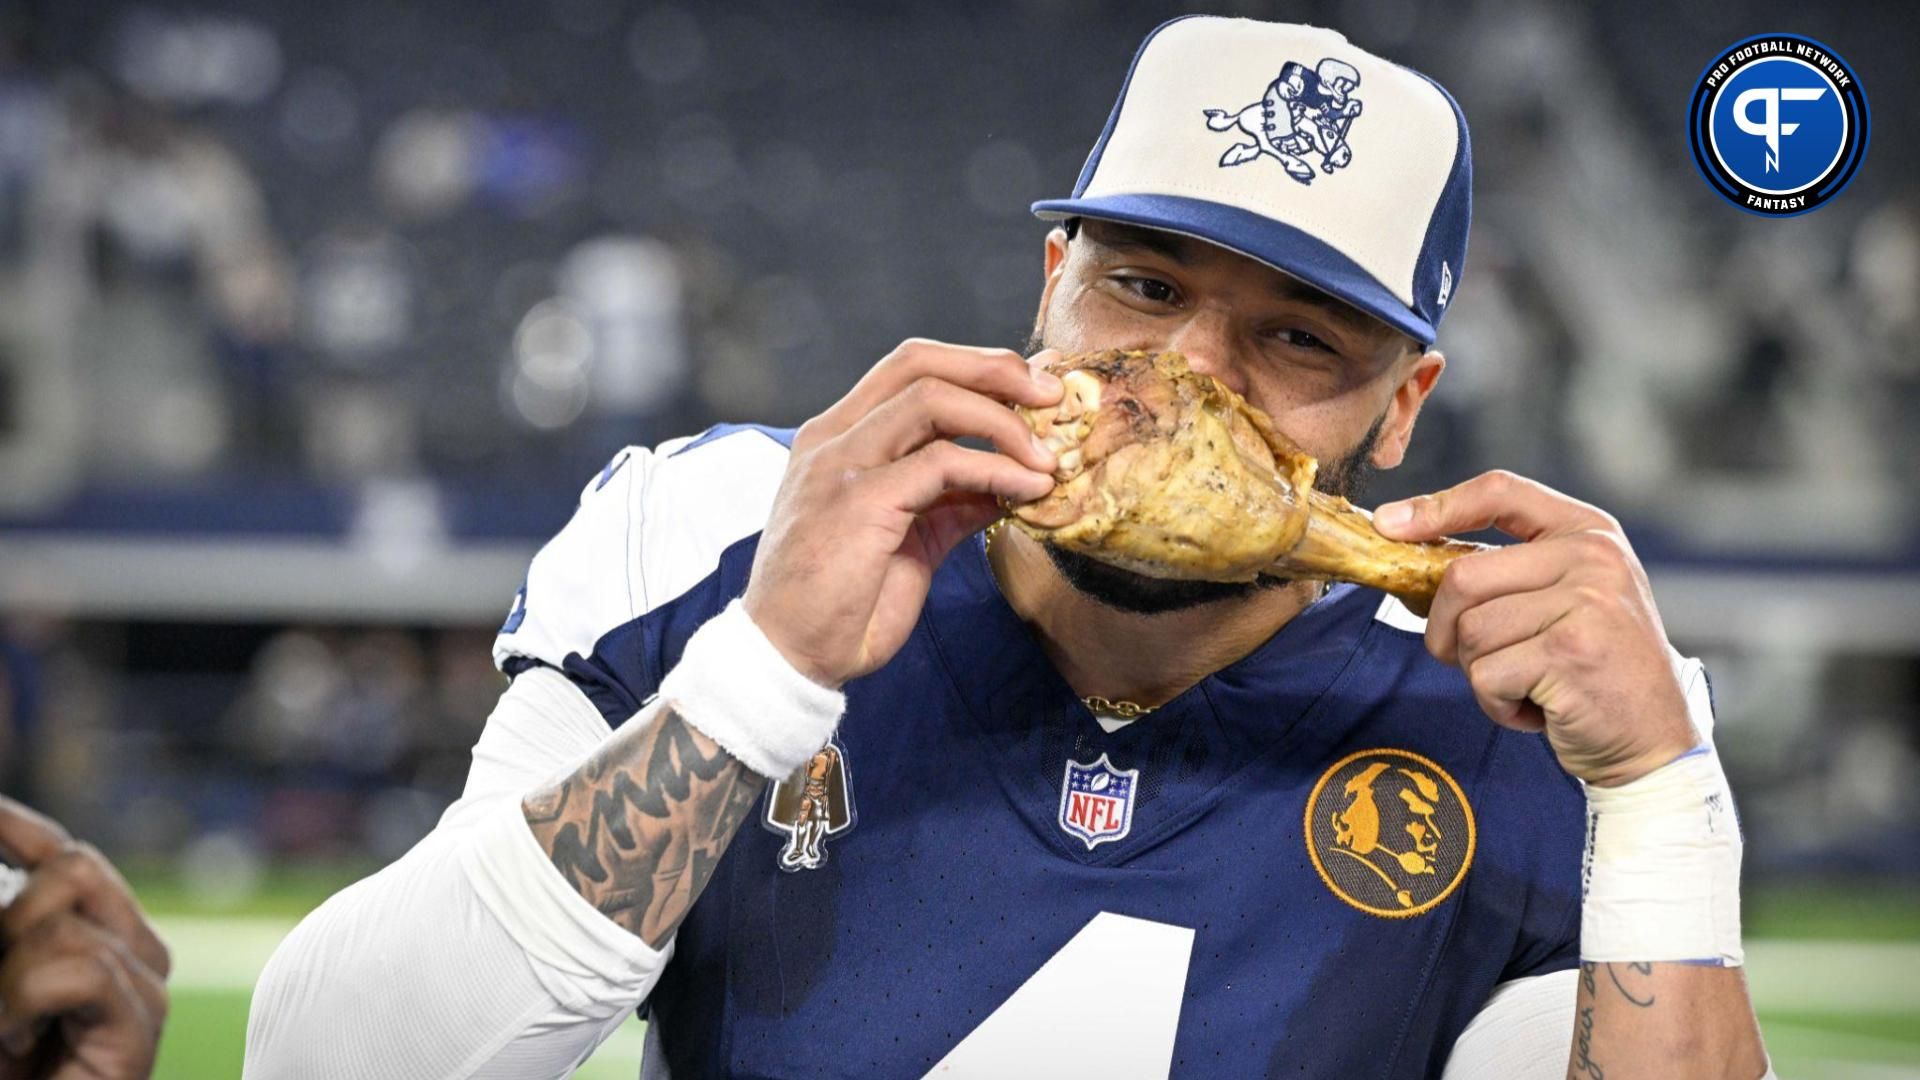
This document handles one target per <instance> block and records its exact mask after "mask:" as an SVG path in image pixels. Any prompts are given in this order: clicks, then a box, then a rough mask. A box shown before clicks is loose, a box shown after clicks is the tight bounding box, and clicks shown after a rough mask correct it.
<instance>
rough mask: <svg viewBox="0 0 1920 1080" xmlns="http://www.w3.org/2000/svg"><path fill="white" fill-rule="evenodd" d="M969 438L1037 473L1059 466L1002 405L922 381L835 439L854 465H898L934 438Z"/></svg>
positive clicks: (960, 389) (972, 393)
mask: <svg viewBox="0 0 1920 1080" xmlns="http://www.w3.org/2000/svg"><path fill="white" fill-rule="evenodd" d="M968 435H971V436H973V437H975V438H980V439H985V440H987V441H988V442H991V443H992V444H993V445H994V447H995V448H996V449H998V450H999V451H1000V452H1001V453H1003V454H1006V455H1007V456H1008V457H1011V458H1014V459H1015V460H1017V461H1019V462H1021V463H1022V464H1024V465H1026V466H1027V467H1028V468H1030V469H1033V470H1035V471H1037V472H1043V473H1051V472H1053V470H1054V467H1055V466H1056V465H1057V464H1058V461H1057V460H1056V459H1055V457H1054V454H1053V451H1051V450H1049V449H1047V448H1046V447H1045V446H1043V445H1041V443H1040V441H1039V440H1038V439H1035V438H1034V435H1033V431H1032V429H1030V428H1028V427H1027V425H1026V423H1025V421H1022V420H1021V419H1020V417H1019V416H1017V415H1015V414H1014V412H1013V410H1011V409H1009V408H1007V407H1006V406H1005V405H1002V404H1001V403H999V402H997V401H995V400H993V399H992V398H990V397H987V396H986V395H984V394H981V393H979V392H977V391H974V390H969V389H967V388H965V387H962V386H955V385H954V384H952V383H950V382H943V381H941V380H939V379H936V378H932V377H931V376H929V377H927V378H922V379H919V380H917V381H915V382H914V383H913V384H912V385H911V386H909V387H907V388H906V389H905V390H902V391H901V392H900V393H898V394H896V395H894V396H893V398H891V399H890V400H888V401H885V402H883V403H881V404H880V406H879V407H878V408H876V409H874V410H873V411H872V412H870V413H868V414H867V415H866V416H864V417H862V418H861V419H860V420H859V421H858V422H856V423H855V424H854V425H853V426H852V427H851V428H849V429H847V432H846V434H845V435H844V436H843V437H842V438H841V439H840V440H839V442H838V444H837V445H840V446H842V447H844V448H845V450H846V453H848V454H849V455H850V456H851V457H852V459H853V460H854V462H855V463H857V464H859V465H863V466H867V467H873V466H877V465H885V464H886V463H888V462H890V461H898V460H899V459H901V458H903V457H905V456H907V455H908V454H909V453H912V452H913V451H915V450H918V449H919V448H920V447H922V446H925V445H926V444H927V443H929V442H931V441H933V440H934V439H936V438H942V437H944V438H960V437H962V436H968Z"/></svg>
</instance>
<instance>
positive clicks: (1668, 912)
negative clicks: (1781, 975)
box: [1580, 746, 1745, 967]
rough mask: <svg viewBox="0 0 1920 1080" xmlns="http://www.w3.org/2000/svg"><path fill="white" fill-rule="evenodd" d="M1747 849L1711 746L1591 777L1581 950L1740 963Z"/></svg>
mask: <svg viewBox="0 0 1920 1080" xmlns="http://www.w3.org/2000/svg"><path fill="white" fill-rule="evenodd" d="M1740 850H1741V842H1740V824H1739V822H1738V821H1737V820H1736V819H1735V817H1734V811H1733V794H1732V792H1731V791H1729V790H1728V788H1727V777H1726V774H1725V773H1724V772H1722V771H1721V769H1720V759H1719V756H1718V755H1717V754H1715V753H1714V751H1713V748H1712V747H1710V746H1700V747H1696V748H1694V749H1693V750H1692V751H1690V752H1688V753H1686V754H1683V755H1681V756H1680V757H1679V758H1677V759H1675V760H1674V761H1671V762H1668V763H1667V764H1666V765H1663V766H1661V767H1660V768H1658V769H1655V770H1654V771H1652V772H1650V773H1648V774H1647V775H1645V776H1643V777H1641V778H1640V779H1638V780H1635V781H1633V782H1632V783H1630V784H1622V785H1621V786H1619V787H1615V788H1603V787H1591V786H1589V787H1588V788H1587V851H1586V858H1585V864H1584V868H1583V887H1582V891H1583V895H1584V899H1583V901H1582V907H1581V914H1580V958H1581V959H1582V960H1586V961H1591V962H1595V963H1601V962H1651V961H1669V962H1680V963H1696V964H1713V965H1718V966H1722V967H1739V966H1740V965H1741V963H1743V962H1744V959H1745V958H1744V956H1743V954H1742V953H1741V949H1740Z"/></svg>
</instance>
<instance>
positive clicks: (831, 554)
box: [745, 339, 1061, 687]
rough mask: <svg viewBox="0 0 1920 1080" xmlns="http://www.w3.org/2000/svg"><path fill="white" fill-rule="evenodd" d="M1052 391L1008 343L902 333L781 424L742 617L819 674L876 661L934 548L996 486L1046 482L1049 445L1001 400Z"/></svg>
mask: <svg viewBox="0 0 1920 1080" xmlns="http://www.w3.org/2000/svg"><path fill="white" fill-rule="evenodd" d="M1039 359H1041V357H1036V360H1039ZM1060 394H1061V389H1060V381H1059V379H1057V378H1055V377H1054V376H1053V375H1051V374H1048V373H1046V372H1044V371H1041V370H1039V368H1038V367H1037V366H1029V362H1028V361H1027V360H1026V359H1024V358H1023V357H1021V356H1020V354H1019V353H1016V352H1012V351H1009V350H1006V349H976V348H968V347H965V346H959V345H943V344H941V343H939V342H934V341H923V340H917V339H916V340H911V341H907V342H905V343H903V344H902V345H901V346H900V347H899V348H897V349H895V350H894V351H893V352H892V353H890V354H888V355H887V357H886V358H885V359H883V360H881V361H880V362H879V363H878V364H875V365H874V367H873V369H872V370H871V371H869V372H867V374H866V376H865V377H863V378H862V379H861V380H860V382H859V383H858V384H856V385H855V386H854V388H853V389H852V390H851V391H849V392H848V393H847V396H846V397H843V398H841V399H840V400H839V401H838V402H836V403H835V404H834V405H833V406H832V407H831V408H829V409H827V410H826V411H825V412H823V413H821V414H820V415H818V416H816V417H814V418H813V419H811V420H809V421H807V422H806V423H805V424H803V425H802V426H801V428H800V430H799V432H798V433H797V434H796V435H795V436H794V440H793V454H792V457H791V458H790V459H789V460H788V463H787V471H786V475H785V476H784V477H783V478H782V479H781V482H780V491H779V494H778V495H777V496H775V498H774V503H773V510H772V514H771V516H770V517H769V519H768V521H767V527H766V529H765V531H764V532H763V533H762V534H761V538H760V547H759V550H758V552H757V553H756V554H755V556H754V561H753V571H752V576H751V580H750V581H749V583H748V586H747V593H746V598H745V604H746V609H747V614H748V615H749V616H751V617H752V619H753V621H754V624H755V625H756V626H758V627H759V628H760V631H761V632H762V633H764V634H765V635H767V638H768V640H770V641H772V642H773V644H774V646H775V647H776V648H778V649H779V650H780V652H781V654H782V655H784V656H785V657H786V658H787V660H788V662H790V663H792V664H793V666H794V667H795V668H796V669H798V670H799V671H800V672H801V673H802V674H805V675H806V676H807V677H809V678H811V679H813V680H814V681H816V682H819V683H821V684H823V685H826V686H831V687H838V686H840V685H841V684H843V683H845V682H847V681H848V680H850V679H854V678H858V677H859V676H861V675H865V674H867V673H868V672H870V671H873V670H875V669H877V668H879V667H880V666H881V665H882V664H885V663H886V662H887V661H888V660H889V659H891V658H892V657H893V654H894V653H896V652H898V651H899V649H900V647H901V646H902V645H904V644H906V640H907V637H908V635H910V634H911V633H912V632H913V626H914V623H915V622H916V621H917V620H918V619H919V617H920V609H921V607H922V606H923V605H924V604H925V602H926V598H927V590H928V589H929V588H930V587H931V585H932V582H933V573H934V571H935V569H937V568H938V567H939V565H940V562H941V560H943V559H945V558H946V556H947V553H948V552H949V551H951V550H953V547H954V545H955V544H958V543H959V542H960V541H961V540H962V539H964V538H965V537H967V536H970V535H972V534H973V533H975V532H977V531H979V530H980V529H982V528H985V527H986V526H987V525H989V524H991V523H992V522H993V521H994V520H995V519H997V518H998V517H1000V515H1001V513H1002V511H1001V508H1000V505H999V503H998V501H997V498H998V497H1004V498H1006V499H1008V500H1009V501H1012V502H1025V501H1029V500H1033V499H1038V498H1040V497H1042V496H1044V495H1046V494H1047V493H1048V492H1050V491H1052V490H1053V468H1054V465H1055V461H1054V455H1053V453H1052V452H1051V451H1049V450H1047V449H1046V448H1045V447H1043V446H1041V445H1040V444H1039V443H1038V442H1037V441H1036V440H1035V439H1034V438H1033V435H1032V432H1031V431H1030V430H1029V429H1028V428H1027V425H1026V424H1025V423H1024V422H1022V421H1021V419H1020V418H1019V417H1018V416H1016V415H1015V414H1014V412H1013V410H1012V409H1010V408H1008V407H1007V406H1008V404H1010V403H1011V404H1018V405H1028V406H1034V407H1044V406H1047V405H1052V404H1055V403H1056V402H1058V401H1059V400H1060ZM962 436H975V437H978V438H981V439H985V440H987V441H989V442H991V443H992V444H993V446H994V447H995V449H997V450H998V451H999V453H993V452H990V451H986V450H973V449H968V448H966V447H963V446H961V445H959V444H958V443H955V442H954V441H953V440H954V439H956V438H959V437H962Z"/></svg>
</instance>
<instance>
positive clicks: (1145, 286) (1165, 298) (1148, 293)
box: [1120, 277, 1176, 304]
mask: <svg viewBox="0 0 1920 1080" xmlns="http://www.w3.org/2000/svg"><path fill="white" fill-rule="evenodd" d="M1120 286H1121V288H1124V289H1129V290H1131V291H1133V292H1134V293H1136V294H1137V295H1139V297H1140V298H1141V299H1142V300H1149V301H1152V302H1153V303H1156V304H1170V303H1172V302H1173V300H1174V298H1175V296H1176V294H1175V293H1174V291H1173V286H1171V285H1169V284H1167V283H1166V282H1164V281H1161V280H1160V279H1159V278H1146V277H1129V278H1121V279H1120Z"/></svg>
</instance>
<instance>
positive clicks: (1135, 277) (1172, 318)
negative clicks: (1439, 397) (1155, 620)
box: [1027, 219, 1446, 614]
mask: <svg viewBox="0 0 1920 1080" xmlns="http://www.w3.org/2000/svg"><path fill="white" fill-rule="evenodd" d="M1041 348H1052V349H1058V350H1060V351H1061V352H1067V353H1074V352H1086V351H1091V350H1097V349H1145V350H1149V351H1154V352H1160V351H1167V350H1172V351H1177V352H1180V353H1182V354H1184V355H1185V356H1186V358H1187V362H1188V364H1189V365H1190V366H1192V368H1193V369H1194V370H1196V371H1202V372H1205V373H1207V374H1210V375H1212V376H1214V377H1215V378H1217V379H1219V380H1220V381H1221V382H1223V383H1225V384H1227V385H1228V386H1229V387H1232V388H1233V389H1234V390H1235V391H1236V392H1238V393H1239V394H1241V395H1242V396H1243V397H1245V398H1246V399H1247V400H1248V401H1249V402H1251V403H1253V404H1254V405H1255V406H1257V407H1259V408H1260V409H1261V410H1263V411H1265V412H1266V413H1267V415H1269V416H1271V417H1272V418H1273V421H1274V424H1275V426H1277V427H1278V428H1279V429H1280V430H1281V431H1282V432H1284V433H1285V434H1286V435H1287V436H1288V437H1289V438H1291V439H1293V441H1294V442H1296V443H1298V444H1299V445H1300V447H1301V448H1302V449H1303V450H1305V451H1306V452H1307V453H1309V454H1312V455H1313V456H1314V457H1315V458H1317V459H1319V461H1320V462H1321V468H1320V473H1319V478H1318V479H1317V480H1316V481H1315V484H1314V486H1315V487H1317V488H1319V489H1320V490H1322V491H1326V492H1329V493H1331V494H1336V495H1345V496H1347V497H1348V498H1356V497H1357V496H1358V495H1359V493H1360V491H1361V489H1362V488H1363V487H1364V485H1365V483H1366V480H1367V478H1368V476H1369V474H1370V473H1371V472H1372V471H1373V470H1374V469H1376V468H1393V467H1394V466H1396V465H1398V464H1399V463H1400V460H1401V458H1402V457H1403V455H1404V454H1405V450H1406V444H1407V439H1408V438H1409V437H1410V436H1411V434H1412V430H1413V420H1414V416H1415V414H1417V413H1418V411H1419V407H1420V404H1421V402H1422V401H1424V400H1425V398H1426V395H1427V393H1428V392H1429V391H1430V390H1431V389H1432V387H1433V382H1434V380H1435V379H1437V378H1438V377H1439V374H1440V371H1441V369H1442V368H1444V367H1445V366H1446V362H1445V360H1444V359H1443V358H1442V357H1441V356H1440V354H1439V353H1436V352H1429V351H1424V350H1422V349H1421V348H1420V347H1419V346H1418V345H1417V344H1416V343H1414V342H1413V341H1412V340H1411V339H1409V338H1408V337H1406V336H1405V335H1404V334H1401V333H1400V332H1399V331H1397V330H1394V329H1392V328H1391V327H1389V326H1387V325H1386V324H1385V323H1382V322H1380V321H1379V320H1377V319H1375V318H1373V317H1371V316H1369V315H1365V314H1363V313H1361V312H1360V311H1358V310H1356V309H1354V308H1351V307H1349V306H1347V305H1346V304H1343V303H1341V302H1340V301H1337V300H1334V299H1333V298H1331V297H1329V296H1327V295H1326V294H1324V293H1321V292H1320V291H1318V290H1316V289H1314V288H1312V287H1310V286H1307V285H1304V284H1302V283H1301V282H1299V281H1297V280H1296V279H1294V278H1292V277H1289V276H1288V275H1286V274H1283V273H1281V272H1280V271H1278V270H1275V269H1273V268H1272V267H1269V266H1265V265H1263V264H1261V263H1258V262H1255V261H1253V260H1251V259H1248V258H1246V257H1245V256H1242V255H1237V254H1234V253H1232V252H1230V251H1227V250H1226V249H1224V248H1220V247H1216V246H1214V245H1212V244H1208V243H1206V242H1204V241H1200V240H1194V239H1190V238H1188V237H1184V236H1180V235H1178V234H1175V233H1168V232H1162V231H1159V230H1153V229H1142V228H1136V227H1133V226H1126V225H1116V224H1112V223H1109V222H1103V221H1095V220H1091V219H1089V220H1087V221H1085V222H1083V224H1082V226H1081V229H1080V232H1079V234H1078V235H1077V236H1076V237H1075V238H1074V239H1073V240H1072V241H1070V242H1069V241H1068V240H1067V238H1066V234H1065V232H1064V231H1062V230H1055V231H1054V233H1053V234H1052V235H1051V236H1049V237H1048V238H1047V285H1046V290H1045V292H1044V293H1043V294H1042V295H1041V301H1040V312H1039V315H1038V317H1037V318H1036V320H1035V324H1034V333H1033V339H1032V341H1030V342H1029V347H1028V350H1027V351H1028V353H1029V355H1031V354H1032V353H1033V352H1035V351H1037V350H1039V349H1041ZM1047 553H1048V555H1049V557H1050V558H1051V559H1052V560H1053V563H1054V565H1055V567H1057V568H1058V569H1059V570H1060V572H1061V574H1062V575H1063V576H1064V577H1065V578H1066V579H1067V581H1068V582H1069V583H1070V584H1071V585H1073V586H1074V587H1075V588H1077V589H1079V590H1080V591H1081V592H1083V593H1086V594H1087V595H1088V596H1090V597H1092V598H1093V599H1095V600H1098V601H1100V602H1101V603H1104V604H1107V605H1108V606H1110V607H1116V608H1119V609H1121V610H1125V611H1133V612H1137V613H1140V614H1156V613H1159V612H1164V611H1177V610H1180V609H1182V608H1188V607H1193V606H1195V605H1197V604H1203V603H1209V602H1213V601H1218V600H1229V599H1234V598H1238V597H1243V596H1246V595H1249V594H1251V593H1253V592H1256V591H1259V590H1261V589H1266V588H1272V587H1275V586H1278V585H1283V584H1285V583H1286V582H1285V581H1284V580H1282V579H1278V578H1264V577H1263V578H1261V579H1259V580H1258V581H1255V582H1251V583H1244V584H1236V583H1227V582H1210V581H1169V580H1162V579H1158V578H1149V577H1145V576H1142V575H1139V574H1135V573H1132V572H1130V571H1126V570H1121V569H1119V568H1117V567H1113V566H1109V565H1107V564H1105V563H1102V562H1098V561H1096V560H1093V559H1089V558H1087V557H1086V556H1083V555H1077V554H1074V553H1072V552H1068V551H1063V550H1061V549H1059V548H1056V547H1054V546H1053V545H1048V546H1047Z"/></svg>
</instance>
